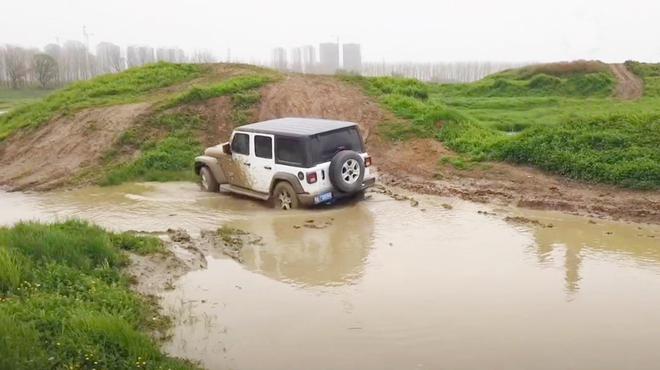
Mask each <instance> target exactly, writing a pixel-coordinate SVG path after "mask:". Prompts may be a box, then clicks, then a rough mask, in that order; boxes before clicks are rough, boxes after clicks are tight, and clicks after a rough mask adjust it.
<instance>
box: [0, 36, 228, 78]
mask: <svg viewBox="0 0 660 370" xmlns="http://www.w3.org/2000/svg"><path fill="white" fill-rule="evenodd" d="M159 61H166V62H173V63H213V62H215V61H216V59H215V57H214V56H213V54H212V53H211V52H209V51H205V50H198V51H195V52H193V53H192V54H191V55H190V56H188V55H186V54H185V53H184V51H183V50H181V49H179V48H157V49H154V48H153V47H150V46H128V47H126V48H125V49H124V50H122V48H121V47H120V46H119V45H116V44H113V43H110V42H101V43H99V44H98V45H97V46H96V50H95V53H92V52H91V51H90V50H89V48H88V47H87V46H86V45H85V44H84V43H82V42H80V41H74V40H70V41H66V42H64V43H63V44H61V45H60V44H48V45H46V46H45V47H43V48H42V49H39V48H33V47H22V46H17V45H9V44H7V45H0V85H1V86H6V87H11V88H13V89H18V88H22V87H28V86H40V87H42V88H48V87H56V86H63V85H66V84H68V83H71V82H74V81H79V80H86V79H89V78H92V77H94V76H98V75H102V74H107V73H117V72H121V71H123V70H125V69H127V68H131V67H137V66H141V65H144V64H149V63H155V62H159Z"/></svg>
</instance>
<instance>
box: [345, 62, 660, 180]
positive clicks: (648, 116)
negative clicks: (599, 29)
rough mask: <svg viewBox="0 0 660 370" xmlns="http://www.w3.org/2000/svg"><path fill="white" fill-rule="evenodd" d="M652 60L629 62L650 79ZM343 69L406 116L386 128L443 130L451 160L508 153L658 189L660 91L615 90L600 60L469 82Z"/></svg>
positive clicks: (436, 133)
mask: <svg viewBox="0 0 660 370" xmlns="http://www.w3.org/2000/svg"><path fill="white" fill-rule="evenodd" d="M656 68H657V66H649V65H641V64H636V65H635V67H633V68H632V69H633V71H637V73H640V74H641V73H643V74H642V76H644V77H643V78H644V80H645V81H651V83H652V84H653V83H655V81H656V80H655V78H656V76H657V71H658V69H656ZM639 71H642V72H639ZM345 78H346V79H347V80H348V81H351V82H354V83H358V84H360V85H361V86H362V87H363V88H364V89H365V90H366V91H367V92H368V93H369V94H371V95H372V96H374V97H375V98H377V99H378V100H379V101H380V103H381V104H382V105H384V106H385V107H387V108H388V109H389V110H391V111H392V112H394V113H395V114H396V115H397V116H398V117H400V118H403V119H405V121H401V122H395V123H390V124H386V125H383V126H382V127H381V133H382V134H383V135H385V136H386V137H388V138H389V139H391V140H407V139H411V138H437V139H439V140H441V141H443V142H444V143H445V145H447V146H448V147H450V148H451V149H454V150H455V151H457V152H458V153H460V154H461V155H460V157H457V158H449V159H447V158H445V159H444V162H445V163H447V162H449V163H454V164H456V165H458V166H461V167H465V166H469V165H470V164H471V163H476V162H479V161H482V160H502V161H510V162H514V163H522V164H530V165H533V166H537V167H540V168H542V169H545V170H548V171H551V172H554V173H558V174H561V175H564V176H567V177H570V178H574V179H579V180H583V181H588V182H598V183H609V184H614V185H619V186H625V187H631V188H640V189H658V188H660V148H659V147H658V145H657V143H660V98H659V97H657V95H656V93H655V90H653V89H651V90H650V91H649V93H648V94H647V95H645V96H644V98H642V99H640V100H638V101H634V102H631V101H619V100H616V99H614V98H613V97H611V95H612V93H613V90H614V88H615V86H616V82H615V78H614V77H613V76H612V74H611V73H610V72H609V69H608V67H607V65H604V64H602V63H600V62H577V63H558V64H546V65H539V66H530V67H526V68H522V69H516V70H510V71H505V72H502V73H498V74H495V75H492V76H490V77H487V78H486V79H484V80H481V81H477V82H474V83H469V84H445V85H439V84H425V83H422V82H419V81H415V80H408V79H399V78H389V77H380V78H362V77H345Z"/></svg>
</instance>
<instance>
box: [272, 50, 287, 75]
mask: <svg viewBox="0 0 660 370" xmlns="http://www.w3.org/2000/svg"><path fill="white" fill-rule="evenodd" d="M272 63H273V68H275V69H277V70H280V71H286V70H287V59H286V50H285V49H284V48H275V49H273V60H272Z"/></svg>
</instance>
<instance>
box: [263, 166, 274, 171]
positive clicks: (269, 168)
mask: <svg viewBox="0 0 660 370" xmlns="http://www.w3.org/2000/svg"><path fill="white" fill-rule="evenodd" d="M264 168H265V169H267V170H272V169H273V167H271V166H264Z"/></svg>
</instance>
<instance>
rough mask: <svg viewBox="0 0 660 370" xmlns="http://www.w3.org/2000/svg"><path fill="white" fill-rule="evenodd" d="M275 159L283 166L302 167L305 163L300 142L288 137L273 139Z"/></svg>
mask: <svg viewBox="0 0 660 370" xmlns="http://www.w3.org/2000/svg"><path fill="white" fill-rule="evenodd" d="M275 158H276V159H277V161H278V162H282V163H283V164H288V165H291V166H302V165H303V164H304V163H305V150H304V148H303V145H302V142H301V141H300V140H298V139H292V138H288V137H277V138H275Z"/></svg>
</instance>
